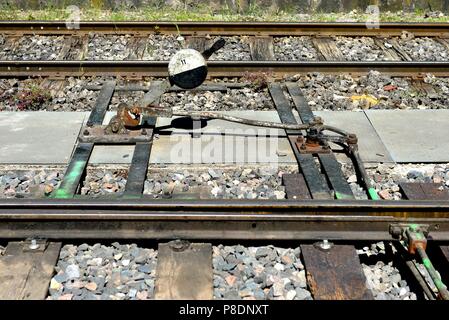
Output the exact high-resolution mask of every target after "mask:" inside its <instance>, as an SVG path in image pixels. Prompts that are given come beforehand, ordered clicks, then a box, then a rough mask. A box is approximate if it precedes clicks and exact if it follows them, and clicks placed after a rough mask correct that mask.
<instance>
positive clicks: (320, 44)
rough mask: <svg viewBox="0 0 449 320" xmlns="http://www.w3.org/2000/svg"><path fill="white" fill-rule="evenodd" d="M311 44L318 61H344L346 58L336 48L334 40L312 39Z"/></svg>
mask: <svg viewBox="0 0 449 320" xmlns="http://www.w3.org/2000/svg"><path fill="white" fill-rule="evenodd" d="M312 43H313V45H314V46H315V48H316V49H317V50H318V53H319V57H318V58H319V59H320V60H324V61H345V60H346V58H345V56H344V55H343V53H342V52H341V50H340V49H339V48H338V47H337V44H336V43H335V41H334V39H332V38H328V37H324V38H313V39H312Z"/></svg>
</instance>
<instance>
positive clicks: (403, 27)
mask: <svg viewBox="0 0 449 320" xmlns="http://www.w3.org/2000/svg"><path fill="white" fill-rule="evenodd" d="M403 31H408V32H411V33H413V34H415V35H417V36H445V35H449V23H419V22H418V23H390V22H388V23H387V22H384V23H380V24H379V28H368V27H367V25H366V23H363V22H358V23H353V22H326V23H321V22H300V23H295V22H281V23H279V22H217V21H212V22H188V21H179V22H170V21H153V22H139V21H120V22H115V21H81V22H80V24H79V29H69V28H68V27H67V25H66V22H65V21H0V32H1V33H6V34H14V35H17V34H46V35H67V34H70V35H73V34H86V33H90V32H95V33H111V34H130V33H132V34H154V33H164V34H178V32H179V33H181V34H182V35H255V36H258V35H259V36H262V35H263V36H266V35H271V36H291V35H315V36H329V35H346V36H386V35H388V36H399V35H401V34H402V32H403Z"/></svg>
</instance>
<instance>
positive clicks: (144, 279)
mask: <svg viewBox="0 0 449 320" xmlns="http://www.w3.org/2000/svg"><path fill="white" fill-rule="evenodd" d="M156 265H157V250H154V249H144V248H140V247H138V246H137V245H136V244H130V245H127V244H124V245H121V244H119V243H117V242H115V243H112V245H111V246H104V245H101V244H99V243H97V244H94V245H93V246H89V245H87V244H85V243H84V244H81V245H79V246H74V245H65V246H64V247H63V248H62V249H61V252H60V255H59V261H58V264H57V266H56V270H55V271H56V275H55V276H54V277H53V278H52V279H51V282H50V288H49V296H48V298H47V299H48V300H147V299H152V298H154V281H155V276H156Z"/></svg>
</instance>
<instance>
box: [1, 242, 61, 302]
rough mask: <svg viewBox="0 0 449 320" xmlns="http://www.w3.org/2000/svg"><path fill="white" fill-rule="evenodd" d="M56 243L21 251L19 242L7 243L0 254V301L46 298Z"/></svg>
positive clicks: (57, 252)
mask: <svg viewBox="0 0 449 320" xmlns="http://www.w3.org/2000/svg"><path fill="white" fill-rule="evenodd" d="M60 249H61V243H60V242H50V243H48V245H47V247H46V249H45V251H36V252H34V251H24V246H23V243H22V242H10V243H8V246H7V247H6V251H5V255H3V256H0V300H44V299H45V298H46V297H47V292H48V287H49V284H50V280H51V278H52V276H53V272H54V266H55V264H56V262H57V260H58V257H59V251H60Z"/></svg>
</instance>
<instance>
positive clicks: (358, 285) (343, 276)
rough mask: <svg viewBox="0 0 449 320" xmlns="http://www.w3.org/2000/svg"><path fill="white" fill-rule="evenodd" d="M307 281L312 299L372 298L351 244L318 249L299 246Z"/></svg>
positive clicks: (309, 246)
mask: <svg viewBox="0 0 449 320" xmlns="http://www.w3.org/2000/svg"><path fill="white" fill-rule="evenodd" d="M301 251H302V255H303V258H304V266H305V268H306V272H307V283H308V285H309V288H310V291H311V292H312V295H313V297H314V299H315V300H372V299H373V296H372V293H371V291H369V289H368V288H367V287H366V284H365V283H366V278H365V275H364V274H363V270H362V266H361V265H360V260H359V258H358V256H357V253H356V250H355V248H354V247H353V246H349V245H341V246H340V245H339V246H334V247H333V248H332V249H330V250H329V251H327V252H325V251H321V250H319V249H317V248H316V247H315V246H314V245H301Z"/></svg>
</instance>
